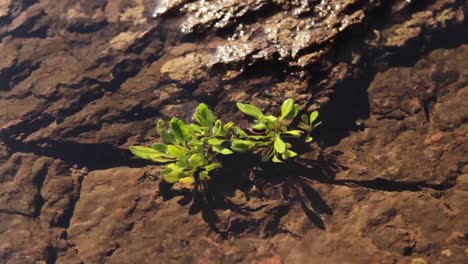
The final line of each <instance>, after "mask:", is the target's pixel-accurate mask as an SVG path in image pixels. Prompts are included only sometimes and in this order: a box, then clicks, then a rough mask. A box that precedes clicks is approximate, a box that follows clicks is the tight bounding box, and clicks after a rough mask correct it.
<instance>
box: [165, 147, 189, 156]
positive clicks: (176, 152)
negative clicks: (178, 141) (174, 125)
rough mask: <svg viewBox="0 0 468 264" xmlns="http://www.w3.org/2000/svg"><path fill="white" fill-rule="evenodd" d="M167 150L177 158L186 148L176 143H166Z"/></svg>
mask: <svg viewBox="0 0 468 264" xmlns="http://www.w3.org/2000/svg"><path fill="white" fill-rule="evenodd" d="M167 152H168V153H170V154H172V155H174V156H176V157H179V158H182V157H184V156H185V155H186V154H187V150H186V149H185V148H183V147H181V146H177V145H168V146H167Z"/></svg>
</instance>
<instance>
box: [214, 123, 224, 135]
mask: <svg viewBox="0 0 468 264" xmlns="http://www.w3.org/2000/svg"><path fill="white" fill-rule="evenodd" d="M212 130H213V135H215V136H218V135H220V134H221V133H222V132H223V124H222V123H221V120H219V119H218V120H216V122H215V124H214V126H213V129H212Z"/></svg>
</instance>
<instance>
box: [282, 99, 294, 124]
mask: <svg viewBox="0 0 468 264" xmlns="http://www.w3.org/2000/svg"><path fill="white" fill-rule="evenodd" d="M293 113H294V100H293V99H291V98H289V99H286V100H285V101H284V102H283V104H282V105H281V118H285V119H288V118H290V117H292V114H293Z"/></svg>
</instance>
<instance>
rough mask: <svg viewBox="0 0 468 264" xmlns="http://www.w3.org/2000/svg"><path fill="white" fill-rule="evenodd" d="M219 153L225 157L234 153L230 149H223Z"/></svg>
mask: <svg viewBox="0 0 468 264" xmlns="http://www.w3.org/2000/svg"><path fill="white" fill-rule="evenodd" d="M219 153H221V154H223V155H231V154H232V153H234V152H232V150H230V149H228V148H223V149H221V151H220V152H219Z"/></svg>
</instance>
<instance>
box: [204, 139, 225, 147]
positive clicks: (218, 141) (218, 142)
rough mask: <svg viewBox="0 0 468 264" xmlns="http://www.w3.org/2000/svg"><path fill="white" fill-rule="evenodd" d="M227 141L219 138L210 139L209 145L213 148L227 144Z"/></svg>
mask: <svg viewBox="0 0 468 264" xmlns="http://www.w3.org/2000/svg"><path fill="white" fill-rule="evenodd" d="M225 141H226V140H222V139H218V138H210V139H208V144H210V145H212V146H218V145H221V144H223V143H224V142H225Z"/></svg>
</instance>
